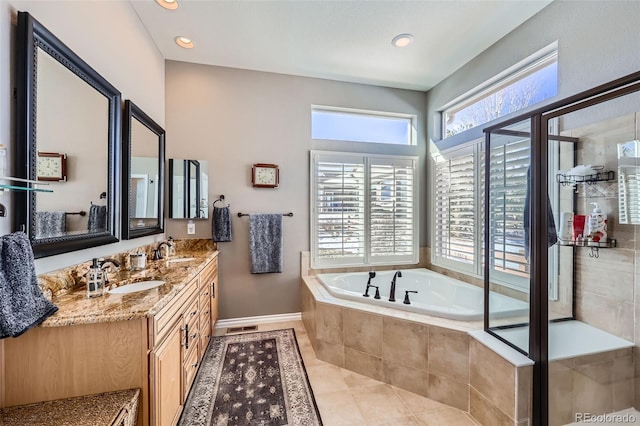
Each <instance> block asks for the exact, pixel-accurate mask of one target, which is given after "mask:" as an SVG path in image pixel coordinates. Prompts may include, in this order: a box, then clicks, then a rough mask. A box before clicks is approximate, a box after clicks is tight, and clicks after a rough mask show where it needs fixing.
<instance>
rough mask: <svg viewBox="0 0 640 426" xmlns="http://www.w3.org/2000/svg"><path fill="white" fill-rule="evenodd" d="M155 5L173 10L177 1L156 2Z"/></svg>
mask: <svg viewBox="0 0 640 426" xmlns="http://www.w3.org/2000/svg"><path fill="white" fill-rule="evenodd" d="M156 3H158V4H159V5H160V6H162V7H164V8H165V9H169V10H175V9H177V8H178V0H156Z"/></svg>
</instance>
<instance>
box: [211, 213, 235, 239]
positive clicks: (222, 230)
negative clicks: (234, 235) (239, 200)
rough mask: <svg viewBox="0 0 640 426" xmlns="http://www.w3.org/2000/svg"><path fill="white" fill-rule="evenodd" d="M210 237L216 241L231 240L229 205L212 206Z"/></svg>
mask: <svg viewBox="0 0 640 426" xmlns="http://www.w3.org/2000/svg"><path fill="white" fill-rule="evenodd" d="M211 239H212V240H213V241H216V242H224V241H231V214H230V213H229V206H227V207H216V206H213V224H212V226H211Z"/></svg>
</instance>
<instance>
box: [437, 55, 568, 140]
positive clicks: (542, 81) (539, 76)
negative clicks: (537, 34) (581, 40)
mask: <svg viewBox="0 0 640 426" xmlns="http://www.w3.org/2000/svg"><path fill="white" fill-rule="evenodd" d="M557 94H558V48H557V43H554V44H552V45H550V46H548V47H546V48H544V49H542V50H541V51H539V52H537V53H536V54H534V55H532V56H531V57H529V58H527V59H525V60H524V61H522V62H521V63H519V64H516V65H514V66H513V67H512V68H510V69H508V70H506V71H505V72H503V73H501V74H500V75H498V76H496V77H494V78H492V79H490V80H488V81H486V82H485V83H483V84H482V85H480V86H478V87H476V88H475V89H473V90H471V91H469V92H467V93H466V94H464V95H462V96H461V97H460V98H458V99H456V100H454V101H453V102H452V103H450V104H449V105H447V106H446V107H445V108H444V109H443V110H442V111H441V113H442V138H443V139H444V138H447V137H450V136H453V135H455V134H458V133H460V132H463V131H465V130H469V129H472V128H474V127H477V126H480V125H482V124H485V123H488V122H490V121H492V120H495V119H497V118H500V117H503V116H505V115H507V114H511V113H513V112H516V111H520V110H522V109H524V108H527V107H529V106H531V105H534V104H537V103H539V102H542V101H544V100H546V99H549V98H552V97H554V96H556V95H557Z"/></svg>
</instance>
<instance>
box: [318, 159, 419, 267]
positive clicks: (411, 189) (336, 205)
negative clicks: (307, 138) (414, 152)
mask: <svg viewBox="0 0 640 426" xmlns="http://www.w3.org/2000/svg"><path fill="white" fill-rule="evenodd" d="M417 160H418V158H417V157H405V156H380V155H371V154H351V153H335V152H320V151H312V153H311V242H312V243H311V259H312V266H313V267H314V268H323V267H325V268H326V267H331V266H336V267H338V266H364V265H380V264H402V263H417V262H418V202H417V200H418V195H417V194H418V193H417V190H418V184H417Z"/></svg>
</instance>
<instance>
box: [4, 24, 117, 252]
mask: <svg viewBox="0 0 640 426" xmlns="http://www.w3.org/2000/svg"><path fill="white" fill-rule="evenodd" d="M38 48H40V49H43V50H44V51H45V52H47V53H48V54H50V55H51V56H52V57H53V58H55V59H56V60H57V61H58V62H60V63H61V64H62V65H63V66H64V67H66V68H67V69H69V70H70V71H71V72H72V73H74V74H75V75H76V76H78V77H79V78H81V79H82V80H83V81H85V82H86V83H87V84H89V85H90V86H91V87H93V88H94V89H95V90H97V91H98V92H99V93H101V94H102V95H104V96H105V98H107V100H108V102H109V108H108V110H109V114H108V120H109V127H108V134H107V138H108V171H107V175H108V176H107V182H106V184H107V196H106V199H107V229H106V230H105V231H103V232H94V233H87V234H81V235H70V236H62V237H53V238H41V239H36V238H35V232H36V229H35V222H36V194H35V193H34V192H33V191H28V190H24V191H20V190H18V191H15V192H14V206H15V207H14V208H15V215H14V218H13V222H14V229H15V230H23V231H24V232H25V233H26V234H27V235H28V236H29V239H30V241H31V245H32V247H33V253H34V257H36V258H40V257H46V256H52V255H56V254H61V253H67V252H70V251H75V250H81V249H85V248H89V247H95V246H99V245H103V244H109V243H114V242H117V241H119V240H118V237H117V236H116V235H117V231H116V229H117V228H116V218H117V214H116V206H117V203H116V200H117V199H118V197H119V194H118V191H119V185H118V182H119V181H118V179H119V176H120V175H119V162H120V161H119V160H120V151H119V144H118V143H117V141H118V139H119V137H120V126H121V114H122V100H121V94H120V92H119V91H118V90H117V89H116V88H115V87H114V86H112V85H111V83H109V82H108V81H107V80H106V79H104V77H102V76H101V75H100V74H98V72H97V71H95V70H94V69H93V68H91V66H89V64H87V63H86V62H84V61H83V60H82V59H81V58H80V57H79V56H78V55H76V54H75V53H74V52H73V51H72V50H71V49H69V47H67V46H66V45H65V44H64V43H63V42H62V41H60V40H59V39H58V38H57V37H56V36H55V35H53V34H52V33H51V32H50V31H49V30H47V29H46V28H45V27H44V26H43V25H42V24H41V23H39V22H38V21H37V20H36V19H35V18H33V17H32V16H31V15H30V14H29V13H27V12H18V26H17V32H16V68H15V69H16V75H15V77H16V146H15V148H16V150H15V152H16V155H15V157H14V158H15V162H14V173H15V175H16V177H18V178H23V179H30V180H35V179H36V161H37V159H36V154H37V151H38V149H37V135H36V116H37V114H36V113H37V105H36V102H35V99H36V87H37V75H36V73H37V65H38V64H37V59H36V58H37V49H38ZM18 186H24V187H28V186H29V185H28V184H25V183H20V184H18ZM97 190H98V191H99V189H97Z"/></svg>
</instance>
